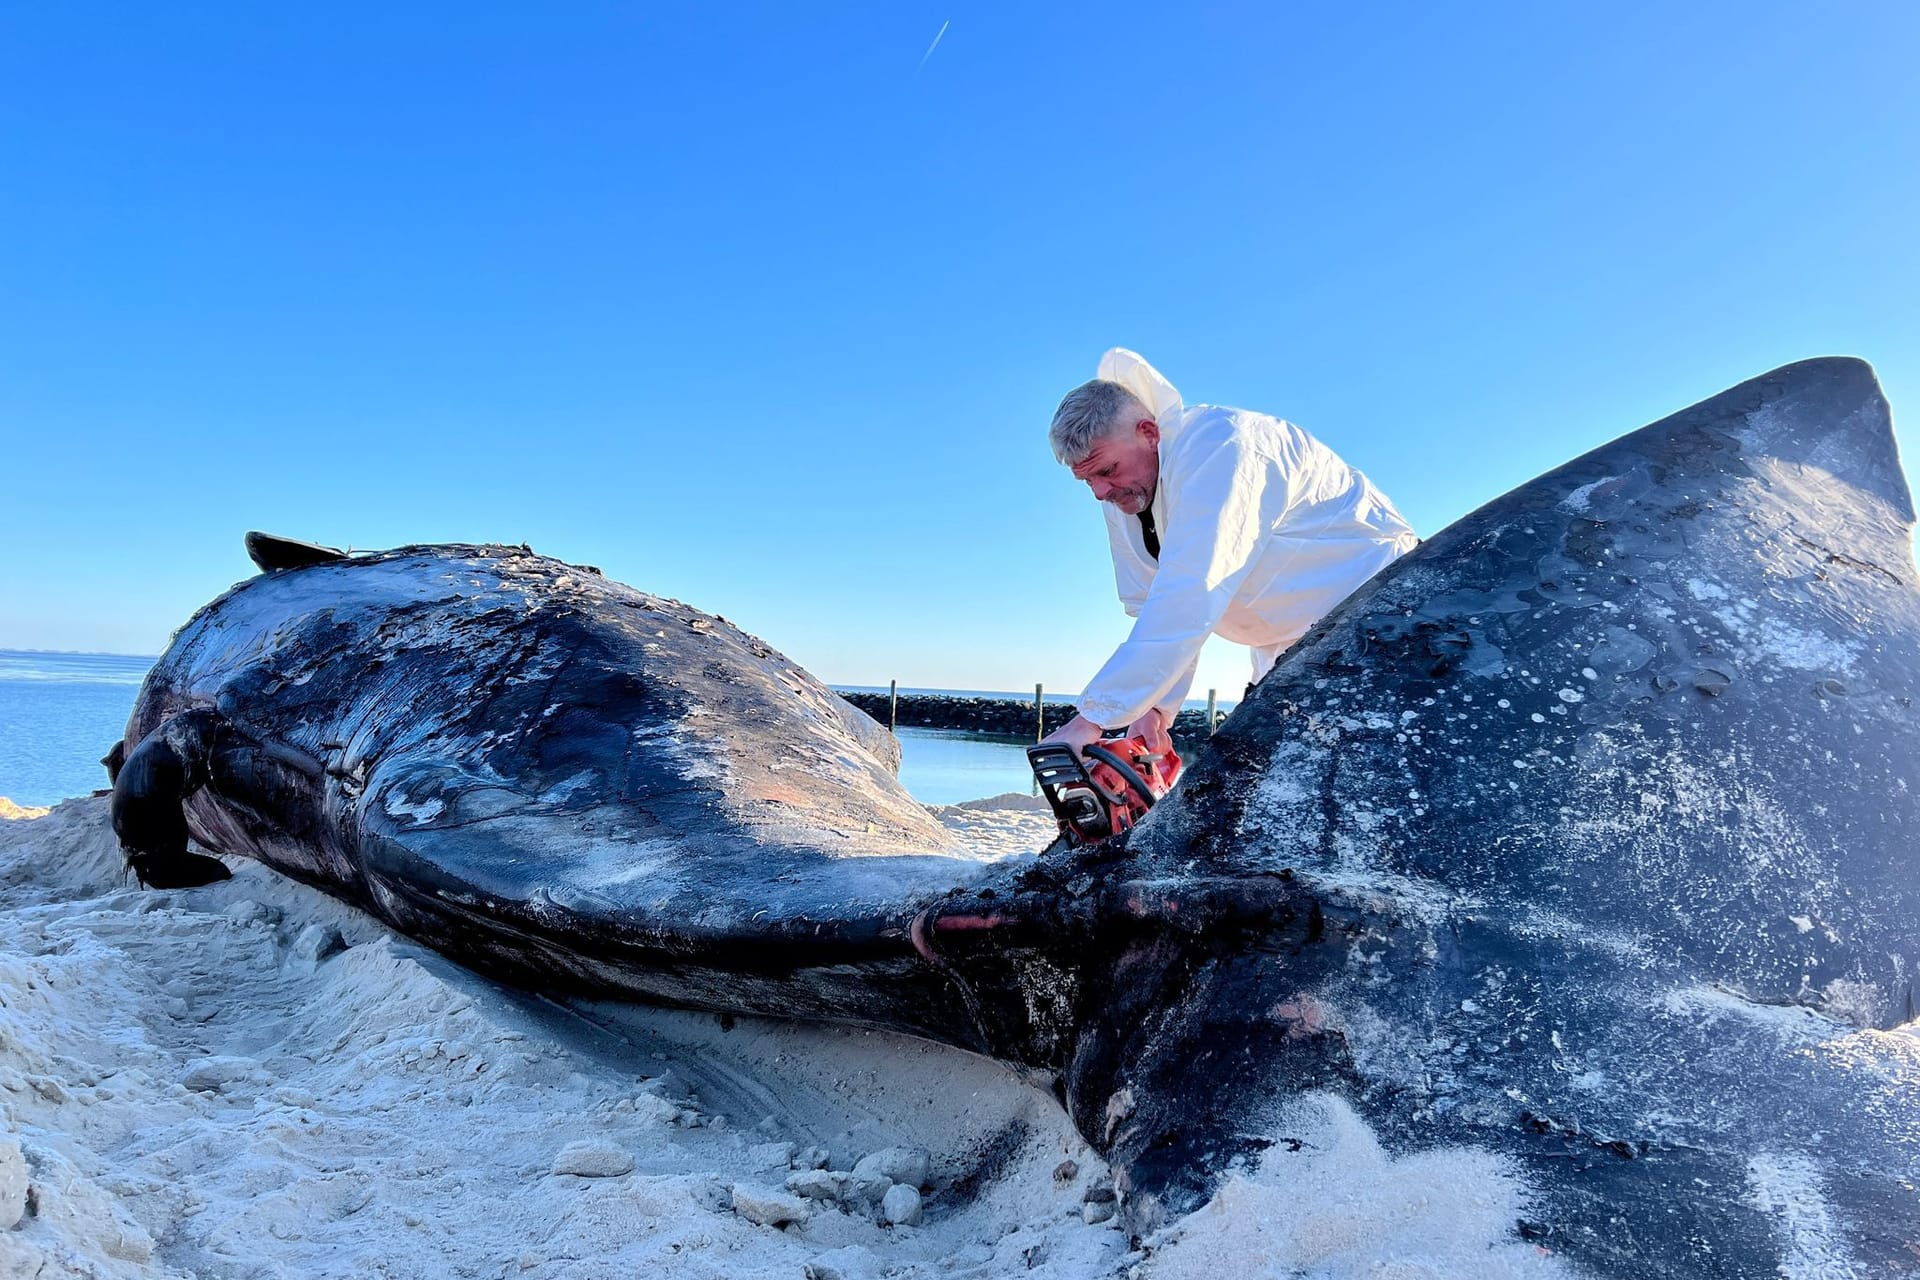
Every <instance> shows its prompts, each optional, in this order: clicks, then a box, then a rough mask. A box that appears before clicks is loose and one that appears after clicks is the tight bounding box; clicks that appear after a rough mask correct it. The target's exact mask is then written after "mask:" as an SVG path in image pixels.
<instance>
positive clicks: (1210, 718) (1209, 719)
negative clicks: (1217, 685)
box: [1207, 689, 1219, 738]
mask: <svg viewBox="0 0 1920 1280" xmlns="http://www.w3.org/2000/svg"><path fill="white" fill-rule="evenodd" d="M1218 692H1219V690H1218V689H1209V690H1207V736H1208V737H1209V738H1211V737H1212V736H1213V726H1214V724H1215V721H1214V718H1213V706H1214V703H1215V702H1216V701H1217V699H1216V698H1215V697H1214V695H1215V694H1216V693H1218Z"/></svg>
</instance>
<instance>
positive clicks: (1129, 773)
mask: <svg viewBox="0 0 1920 1280" xmlns="http://www.w3.org/2000/svg"><path fill="white" fill-rule="evenodd" d="M1081 754H1082V755H1084V756H1086V757H1087V758H1088V759H1089V760H1098V761H1099V762H1100V763H1101V764H1104V765H1106V766H1107V767H1108V768H1109V769H1112V770H1113V771H1114V772H1115V773H1117V774H1119V775H1120V780H1121V781H1122V782H1124V783H1126V785H1127V786H1128V787H1130V788H1132V790H1133V793H1134V794H1135V795H1137V796H1139V797H1140V801H1141V803H1142V804H1144V805H1146V806H1147V808H1149V809H1151V808H1153V803H1154V801H1155V800H1156V799H1158V797H1157V796H1155V795H1154V794H1153V792H1152V791H1151V790H1150V789H1149V788H1148V787H1147V784H1146V783H1144V782H1142V781H1141V780H1140V775H1139V774H1137V773H1135V772H1134V771H1133V766H1132V765H1130V764H1128V763H1127V762H1126V761H1125V760H1122V759H1121V758H1120V757H1119V755H1118V754H1117V753H1115V752H1114V751H1112V750H1111V749H1110V748H1107V747H1103V746H1101V745H1100V744H1099V743H1097V742H1090V743H1088V744H1087V745H1086V746H1085V747H1084V748H1082V749H1081Z"/></svg>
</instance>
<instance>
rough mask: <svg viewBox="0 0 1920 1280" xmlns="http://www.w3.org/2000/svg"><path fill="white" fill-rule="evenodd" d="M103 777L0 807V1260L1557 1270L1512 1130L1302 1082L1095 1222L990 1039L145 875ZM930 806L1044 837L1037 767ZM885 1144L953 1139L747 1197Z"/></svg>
mask: <svg viewBox="0 0 1920 1280" xmlns="http://www.w3.org/2000/svg"><path fill="white" fill-rule="evenodd" d="M105 806H106V802H105V801H104V800H103V799H97V798H96V799H88V800H76V801H69V802H67V803H65V804H62V805H60V806H58V807H57V808H56V809H54V810H53V812H52V813H51V814H49V815H47V816H44V817H38V818H19V819H11V820H5V821H0V903H3V904H4V905H3V906H0V1276H6V1277H13V1276H38V1277H65V1276H76V1277H78V1276H86V1277H119V1276H128V1277H134V1276H138V1277H154V1276H160V1277H172V1276H201V1277H213V1276H218V1277H253V1276H260V1277H291V1278H305V1277H338V1276H393V1277H427V1276H484V1277H517V1276H528V1277H536V1278H544V1277H597V1276H607V1277H613V1276H619V1277H623V1278H625V1277H634V1276H647V1277H669V1278H676V1277H761V1276H764V1277H785V1278H788V1280H798V1278H800V1277H805V1276H813V1277H816V1278H824V1277H829V1276H836V1275H837V1276H843V1277H849V1278H853V1277H879V1276H881V1275H886V1276H890V1277H902V1278H912V1277H986V1276H995V1277H997V1276H1015V1275H1018V1276H1028V1277H1040V1278H1045V1277H1060V1278H1062V1280H1064V1278H1066V1277H1094V1276H1109V1275H1128V1274H1131V1275H1133V1276H1136V1277H1139V1278H1140V1280H1174V1278H1175V1277H1184V1276H1209V1277H1217V1276H1221V1275H1232V1276H1235V1277H1254V1276H1268V1275H1271V1276H1294V1275H1304V1276H1327V1277H1344V1276H1355V1277H1357V1276H1362V1275H1369V1276H1380V1275H1393V1276H1401V1277H1414V1276H1447V1275H1461V1276H1492V1275H1508V1274H1523V1273H1524V1274H1528V1275H1545V1274H1565V1272H1564V1271H1562V1270H1561V1269H1560V1268H1559V1265H1558V1260H1557V1259H1553V1258H1551V1257H1549V1256H1547V1255H1544V1254H1540V1253H1538V1252H1537V1251H1534V1250H1531V1249H1525V1248H1522V1247H1520V1246H1518V1245H1514V1244H1502V1243H1500V1240H1501V1237H1502V1235H1503V1234H1504V1232H1505V1230H1506V1228H1507V1227H1508V1226H1509V1225H1510V1223H1511V1221H1512V1218H1513V1217H1514V1216H1515V1213H1516V1208H1517V1206H1519V1205H1520V1204H1522V1203H1523V1200H1524V1194H1523V1191H1522V1190H1521V1189H1520V1188H1519V1187H1517V1186H1516V1185H1514V1184H1513V1183H1512V1182H1511V1181H1510V1180H1509V1179H1508V1178H1507V1177H1506V1175H1505V1174H1504V1172H1503V1171H1502V1170H1501V1169H1500V1167H1499V1166H1498V1164H1497V1162H1496V1161H1494V1160H1493V1158H1492V1157H1489V1156H1486V1155H1483V1154H1479V1153H1474V1152H1471V1151H1467V1152H1453V1153H1444V1152H1443V1153H1434V1154H1431V1155H1427V1156H1422V1157H1415V1158H1406V1159H1401V1160H1392V1159H1389V1158H1387V1157H1385V1156H1384V1155H1382V1153H1381V1152H1380V1150H1379V1148H1378V1146H1377V1145H1376V1144H1375V1143H1374V1141H1373V1138H1372V1135H1371V1134H1369V1133H1368V1132H1367V1131H1366V1128H1365V1126H1364V1125H1363V1124H1362V1123H1361V1122H1360V1121H1359V1120H1358V1119H1357V1118H1356V1117H1354V1116H1353V1115H1352V1114H1351V1113H1350V1112H1348V1111H1346V1110H1344V1108H1342V1107H1340V1106H1339V1105H1338V1104H1336V1103H1331V1102H1319V1103H1316V1102H1314V1101H1313V1100H1306V1101H1305V1102H1303V1103H1302V1104H1300V1105H1302V1106H1306V1107H1308V1108H1309V1113H1299V1112H1298V1111H1297V1109H1296V1112H1295V1113H1292V1114H1289V1115H1286V1116H1284V1117H1282V1118H1281V1120H1280V1121H1277V1123H1284V1124H1286V1125H1287V1126H1288V1132H1289V1133H1292V1134H1305V1135H1306V1136H1307V1139H1308V1141H1307V1142H1306V1144H1305V1145H1304V1146H1303V1147H1302V1148H1301V1149H1300V1150H1299V1151H1297V1152H1290V1153H1288V1154H1287V1155H1286V1156H1285V1157H1284V1158H1278V1159H1274V1158H1270V1159H1269V1160H1268V1162H1267V1166H1266V1167H1264V1168H1261V1169H1257V1170H1252V1171H1249V1172H1248V1173H1247V1174H1246V1175H1244V1176H1241V1177H1236V1178H1234V1179H1231V1180H1230V1181H1229V1182H1228V1183H1227V1185H1226V1186H1225V1187H1224V1188H1223V1190H1222V1192H1221V1194H1220V1195H1219V1196H1218V1197H1217V1198H1216V1200H1215V1201H1214V1203H1213V1204H1211V1205H1209V1206H1208V1207H1207V1208H1206V1209H1204V1210H1202V1211H1201V1212H1200V1213H1198V1214H1195V1215H1193V1216H1192V1217H1191V1218H1189V1219H1187V1220H1186V1221H1185V1222H1183V1223H1178V1224H1175V1225H1174V1226H1173V1227H1172V1228H1170V1229H1169V1230H1168V1231H1167V1232H1166V1233H1164V1234H1163V1236H1162V1237H1161V1238H1160V1239H1159V1240H1156V1241H1150V1242H1148V1248H1147V1249H1146V1250H1145V1251H1139V1250H1133V1249H1131V1248H1130V1245H1129V1243H1128V1241H1127V1240H1126V1239H1125V1237H1124V1235H1123V1234H1122V1233H1121V1232H1120V1231H1118V1230H1115V1229H1114V1227H1113V1225H1112V1224H1111V1223H1107V1224H1089V1223H1088V1222H1087V1221H1085V1220H1084V1218H1085V1209H1084V1205H1083V1201H1084V1200H1085V1198H1086V1193H1087V1192H1088V1190H1089V1189H1091V1188H1093V1187H1095V1186H1096V1185H1097V1184H1098V1183H1099V1182H1100V1181H1101V1180H1102V1179H1104V1177H1105V1175H1106V1170H1105V1168H1104V1166H1103V1165H1102V1163H1101V1162H1100V1160H1099V1158H1098V1157H1096V1156H1095V1155H1093V1153H1092V1152H1090V1151H1089V1150H1087V1148H1086V1147H1085V1146H1084V1145H1083V1144H1082V1143H1081V1141H1080V1140H1079V1138H1078V1136H1077V1135H1076V1134H1075V1133H1074V1132H1073V1130H1072V1128H1071V1126H1070V1125H1069V1124H1068V1123H1067V1120H1066V1117H1065V1115H1064V1114H1063V1113H1062V1111H1061V1109H1060V1108H1059V1106H1058V1105H1057V1104H1056V1103H1055V1102H1054V1101H1053V1099H1052V1097H1051V1096H1050V1095H1049V1094H1048V1093H1046V1092H1045V1091H1044V1090H1043V1089H1041V1088H1039V1087H1036V1086H1035V1085H1033V1084H1031V1083H1028V1082H1025V1081H1023V1080H1022V1079H1020V1078H1019V1077H1017V1076H1016V1075H1014V1074H1013V1073H1012V1072H1010V1071H1008V1070H1007V1069H1005V1068H1003V1067H1001V1066H999V1065H997V1064H995V1063H992V1062H989V1061H986V1060H983V1059H980V1058H976V1057H973V1056H971V1055H968V1054H965V1053H961V1052H958V1051H955V1050H951V1049H946V1048H943V1047H940V1046H935V1045H931V1044H927V1043H924V1042H921V1041H917V1040H913V1039H908V1038H904V1037H898V1036H889V1035H883V1034H879V1033H874V1032H865V1031H854V1030H845V1029H837V1028H831V1027H820V1026H811V1025H803V1024H797V1023H778V1022H769V1021H763V1020H758V1019H750V1018H740V1019H738V1020H737V1021H735V1022H734V1023H733V1025H732V1027H731V1029H730V1030H728V1029H723V1027H722V1025H721V1021H720V1020H719V1019H717V1018H715V1017H713V1016H711V1015H704V1014H693V1013H684V1012H677V1011H670V1010H659V1009H648V1008H642V1007H637V1006H611V1005H593V1006H581V1007H577V1008H561V1007H558V1006H555V1005H551V1004H547V1003H543V1002H539V1001H533V1000H528V999H525V998H522V997H519V996H515V995H512V994H510V993H507V992H505V991H503V990H501V989H500V988H498V987H496V986H494V985H493V984H491V983H489V982H486V981H484V980H482V979H480V978H478V977H476V976H474V975H472V974H470V973H468V972H466V971H465V970H463V969H460V968H458V967H457V966H455V965H453V964H451V963H449V962H447V961H445V960H442V959H440V958H439V957H437V956H436V955H434V954H433V953H432V952H429V951H427V950H425V949H423V948H421V947H419V946H417V945H416V944H414V943H412V942H409V941H407V940H406V939H404V938H402V937H400V936H398V935H396V934H394V933H392V932H391V931H389V930H387V929H386V928H385V927H383V926H381V925H379V924H377V923H375V922H374V921H372V920H370V919H368V918H367V917H365V916H363V915H361V914H359V913H358V912H356V911H354V910H352V909H350V908H348V907H345V906H343V905H341V904H339V903H337V902H334V901H333V900H332V899H330V898H327V897H326V896H324V895H322V894H320V893H318V892H315V891H313V890H310V889H307V888H304V887H302V886H300V885H297V884H294V883H292V882H290V881H288V880H285V879H283V878H281V877H280V876H278V875H276V874H275V873H273V872H271V871H268V870H267V869H265V868H263V867H260V866H258V865H255V864H252V863H248V862H244V861H240V860H234V861H233V862H232V863H231V865H232V866H233V867H234V869H235V874H234V878H233V879H232V880H231V881H229V882H226V883H223V884H219V885H213V886H209V887H207V888H204V889H196V890H192V891H187V892H174V893H157V892H147V891H144V890H141V889H139V888H138V887H137V886H135V885H134V884H133V883H132V882H131V880H130V879H129V878H128V877H127V876H126V875H125V873H124V872H123V871H122V869H121V862H120V857H119V854H118V851H117V849H116V848H115V844H114V841H113V837H112V835H111V832H110V831H109V829H108V827H107V824H106V807H105ZM937 812H938V813H939V815H940V816H941V818H942V819H943V821H946V822H947V823H948V824H949V825H950V826H951V827H953V829H954V830H955V831H956V832H958V833H960V834H961V835H962V836H963V838H965V839H966V840H968V841H969V842H970V843H972V844H973V845H974V846H975V847H976V848H979V849H980V850H981V851H982V852H983V853H986V854H988V855H999V854H1006V853H1013V852H1019V851H1024V850H1028V849H1032V848H1035V847H1037V846H1039V845H1040V844H1042V843H1044V842H1045V840H1046V839H1047V838H1048V837H1049V835H1050V834H1051V820H1050V819H1049V818H1048V817H1047V816H1046V814H1045V813H1044V812H1043V811H1039V810H1037V809H1036V807H1035V806H1034V805H1033V804H1032V803H1031V802H1029V801H1028V799H1027V798H1026V797H1019V796H1015V797H1009V798H1003V799H1000V800H997V801H995V802H975V803H974V804H972V805H969V806H966V807H956V808H952V809H943V810H938V811H937ZM1316 1106H1317V1107H1318V1108H1319V1109H1318V1110H1317V1111H1315V1110H1312V1108H1314V1107H1316ZM782 1144H791V1146H790V1147H789V1146H786V1145H782ZM897 1146H906V1147H918V1148H923V1149H925V1150H926V1151H927V1152H928V1153H930V1155H931V1171H930V1175H929V1178H928V1182H929V1186H928V1188H927V1192H926V1203H925V1219H924V1221H923V1222H922V1223H921V1224H920V1225H902V1226H887V1225H882V1224H881V1223H880V1222H879V1221H877V1220H876V1218H877V1215H876V1213H875V1212H873V1211H872V1210H868V1209H864V1208H856V1209H855V1210H854V1211H851V1212H850V1211H847V1210H844V1209H843V1208H841V1207H839V1206H837V1205H835V1204H834V1203H832V1202H827V1201H811V1202H802V1204H801V1206H800V1207H802V1208H803V1209H804V1210H805V1214H804V1218H803V1220H801V1221H797V1222H793V1223H789V1224H787V1225H784V1226H764V1225H756V1223H755V1222H754V1221H751V1220H749V1219H750V1217H766V1216H769V1214H772V1215H773V1216H779V1215H780V1213H782V1212H785V1211H786V1210H783V1209H781V1205H782V1204H783V1203H785V1204H788V1205H789V1207H791V1204H790V1202H787V1201H784V1200H783V1197H785V1196H786V1194H787V1192H786V1185H785V1184H786V1179H787V1178H788V1176H789V1174H790V1173H791V1172H792V1170H791V1169H789V1167H788V1160H787V1155H786V1153H787V1152H788V1151H789V1150H795V1151H798V1150H802V1149H804V1148H808V1147H820V1148H825V1149H826V1151H827V1152H828V1153H829V1161H828V1163H829V1167H830V1168H834V1169H847V1168H850V1167H851V1166H852V1165H853V1164H854V1163H855V1162H856V1161H857V1160H858V1159H859V1158H860V1157H862V1156H864V1155H866V1154H868V1153H871V1152H874V1151H877V1150H879V1149H882V1148H888V1147H897ZM563 1153H564V1154H563ZM556 1161H558V1162H559V1163H560V1166H561V1167H562V1168H563V1169H580V1170H586V1171H592V1172H594V1173H597V1174H599V1175H602V1176H583V1175H581V1174H576V1173H572V1172H559V1173H556V1172H555V1171H554V1169H555V1166H556ZM1069 1161H1070V1162H1072V1166H1074V1167H1076V1171H1073V1172H1069V1171H1068V1170H1067V1168H1066V1167H1063V1162H1069ZM803 1163H805V1162H804V1161H803ZM881 1185H882V1186H884V1185H885V1184H884V1183H882V1184H881ZM23 1193H24V1194H23ZM902 1195H904V1193H898V1194H897V1195H896V1203H897V1202H898V1200H899V1196H902ZM8 1228H11V1229H8Z"/></svg>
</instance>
